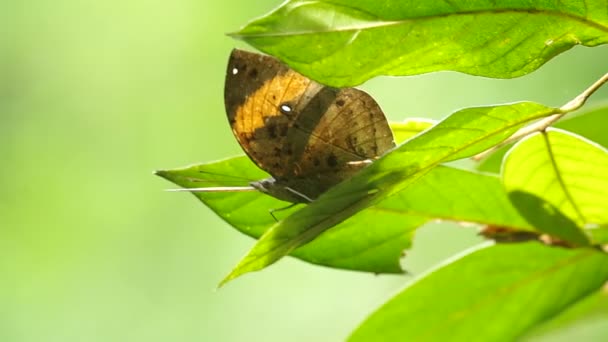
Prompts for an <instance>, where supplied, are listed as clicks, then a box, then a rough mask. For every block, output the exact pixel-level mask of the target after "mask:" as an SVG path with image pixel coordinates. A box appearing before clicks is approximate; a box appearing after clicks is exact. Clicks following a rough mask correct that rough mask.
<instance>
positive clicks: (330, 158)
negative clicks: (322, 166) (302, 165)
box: [325, 153, 338, 167]
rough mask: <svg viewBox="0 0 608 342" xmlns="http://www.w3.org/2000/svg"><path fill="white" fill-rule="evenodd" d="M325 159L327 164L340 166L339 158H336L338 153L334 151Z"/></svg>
mask: <svg viewBox="0 0 608 342" xmlns="http://www.w3.org/2000/svg"><path fill="white" fill-rule="evenodd" d="M325 161H326V162H327V166H329V167H336V166H338V158H336V155H335V154H333V153H332V154H330V155H329V156H327V159H326V160H325Z"/></svg>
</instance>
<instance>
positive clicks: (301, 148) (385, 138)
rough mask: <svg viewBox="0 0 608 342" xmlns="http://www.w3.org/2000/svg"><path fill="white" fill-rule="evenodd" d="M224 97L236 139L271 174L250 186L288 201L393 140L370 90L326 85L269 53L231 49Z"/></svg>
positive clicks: (321, 187)
mask: <svg viewBox="0 0 608 342" xmlns="http://www.w3.org/2000/svg"><path fill="white" fill-rule="evenodd" d="M224 103H225V106H226V113H227V115H228V121H229V123H230V127H231V128H232V132H233V133H234V136H235V137H236V139H237V141H238V142H239V144H240V145H241V147H242V148H243V150H244V151H245V153H246V154H247V155H248V156H249V158H250V159H251V160H252V161H253V162H254V163H255V164H256V165H257V166H258V167H260V168H261V169H262V170H264V171H266V172H268V173H269V174H270V175H271V176H272V177H270V178H267V179H263V180H260V181H256V182H252V183H251V186H252V187H253V188H255V189H257V190H259V191H261V192H263V193H266V194H268V195H271V196H273V197H275V198H278V199H281V200H284V201H287V202H292V203H305V202H311V201H313V200H314V199H316V198H317V197H318V196H319V195H321V194H322V193H324V192H325V191H327V190H328V189H329V188H331V187H332V186H334V185H336V184H338V183H340V182H341V181H343V180H345V179H347V178H350V177H352V176H353V175H354V174H355V173H356V172H357V171H359V170H360V169H361V168H363V167H365V166H366V165H368V164H369V163H370V162H371V161H372V160H373V159H375V158H377V157H378V156H381V155H382V154H384V153H385V152H387V151H388V150H390V149H391V148H393V147H394V146H395V143H394V138H393V134H392V131H391V129H390V127H389V125H388V122H387V120H386V117H385V116H384V113H383V112H382V110H381V109H380V106H379V105H378V104H377V103H376V101H375V100H374V99H373V98H372V97H371V96H370V95H369V94H367V93H365V92H364V91H361V90H358V89H355V88H342V89H337V88H332V87H328V86H324V85H322V84H320V83H317V82H315V81H313V80H311V79H309V78H307V77H305V76H303V75H301V74H299V73H298V72H296V71H294V70H292V69H290V68H289V67H288V66H286V65H285V64H283V63H281V62H280V61H279V60H277V59H275V58H273V57H270V56H267V55H262V54H258V53H253V52H247V51H243V50H238V49H235V50H233V51H232V53H231V54H230V58H229V60H228V68H227V71H226V82H225V87H224Z"/></svg>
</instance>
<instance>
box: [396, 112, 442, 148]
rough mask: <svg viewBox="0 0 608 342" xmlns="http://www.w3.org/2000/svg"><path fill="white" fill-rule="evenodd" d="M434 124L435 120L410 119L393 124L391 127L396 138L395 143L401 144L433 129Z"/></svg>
mask: <svg viewBox="0 0 608 342" xmlns="http://www.w3.org/2000/svg"><path fill="white" fill-rule="evenodd" d="M434 124H436V122H435V121H433V120H429V119H418V118H410V119H407V120H405V121H403V122H391V124H390V126H391V130H392V131H393V136H394V137H395V143H397V144H401V143H402V142H404V141H406V140H407V139H410V138H411V137H413V136H415V135H416V134H418V133H420V132H422V131H424V130H426V129H429V128H431V126H433V125H434Z"/></svg>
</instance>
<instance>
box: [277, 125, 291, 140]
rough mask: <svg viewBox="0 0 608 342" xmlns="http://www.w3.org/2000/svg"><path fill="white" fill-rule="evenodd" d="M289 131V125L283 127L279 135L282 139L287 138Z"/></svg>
mask: <svg viewBox="0 0 608 342" xmlns="http://www.w3.org/2000/svg"><path fill="white" fill-rule="evenodd" d="M288 130H289V126H288V125H287V124H284V125H281V126H280V132H279V135H280V136H282V137H284V136H286V135H287V131H288Z"/></svg>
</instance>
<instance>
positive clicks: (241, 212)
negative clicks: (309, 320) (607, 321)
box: [157, 156, 532, 273]
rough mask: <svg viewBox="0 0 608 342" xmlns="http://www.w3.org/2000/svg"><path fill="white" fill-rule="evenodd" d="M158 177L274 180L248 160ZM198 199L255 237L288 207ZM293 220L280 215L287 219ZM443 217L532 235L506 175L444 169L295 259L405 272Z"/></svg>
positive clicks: (256, 196)
mask: <svg viewBox="0 0 608 342" xmlns="http://www.w3.org/2000/svg"><path fill="white" fill-rule="evenodd" d="M157 174H158V175H160V176H162V177H164V178H166V179H168V180H169V181H171V182H173V183H175V184H177V185H179V186H182V187H184V188H192V187H200V186H201V185H207V186H235V185H246V182H245V181H244V180H243V178H242V177H243V176H245V177H247V178H249V179H250V180H256V179H258V178H256V177H260V178H263V177H265V176H266V175H265V174H264V173H263V172H262V171H260V170H259V169H258V168H257V167H256V166H255V165H254V164H253V163H252V162H251V161H250V160H249V159H248V158H247V157H244V156H243V157H236V158H232V159H228V160H223V161H219V162H215V163H210V164H204V165H195V166H190V167H187V168H182V169H175V170H165V171H158V172H157ZM194 195H195V196H196V197H197V198H199V199H200V200H201V201H202V202H203V203H205V205H207V206H208V207H210V208H211V209H212V210H213V211H215V212H216V213H217V214H218V215H219V216H220V217H222V218H223V219H224V220H225V221H226V222H228V223H230V224H231V225H232V226H233V227H235V228H236V229H238V230H239V231H241V232H242V233H244V234H247V235H249V236H252V237H254V238H259V237H260V236H261V235H262V234H263V233H264V231H266V230H267V229H268V228H269V227H270V226H272V225H273V224H275V221H274V219H272V217H271V216H270V214H269V210H271V209H276V208H281V207H284V206H285V205H286V203H285V202H281V201H279V200H276V199H274V198H272V197H270V196H267V195H264V194H262V193H259V192H251V193H250V192H247V193H243V192H196V193H194ZM299 208H301V206H300V207H298V208H297V209H299ZM297 209H296V208H293V209H290V210H289V211H290V212H293V211H294V210H297ZM288 214H289V213H288V212H275V215H276V216H278V217H279V218H280V217H285V216H286V215H288ZM437 219H443V220H451V221H464V222H474V223H479V224H490V225H496V226H509V227H514V228H516V229H520V230H531V229H532V227H531V226H530V225H529V224H528V223H527V222H526V221H525V220H524V219H523V218H522V217H521V216H520V215H519V214H518V213H517V211H516V210H515V209H514V208H513V207H512V206H511V204H510V202H509V199H508V198H507V196H506V193H505V192H504V191H503V188H502V184H501V183H500V180H499V178H498V177H496V176H493V175H487V174H480V173H475V172H470V171H465V170H460V169H455V168H450V167H437V168H435V169H433V170H432V171H431V172H429V173H428V174H427V175H426V176H425V177H423V178H421V179H420V180H419V181H418V182H416V183H414V184H412V185H411V187H409V188H408V191H402V192H400V193H398V194H396V195H395V196H392V197H389V198H387V199H385V200H384V201H382V202H380V203H378V204H377V205H375V206H372V207H370V208H367V209H366V210H363V211H361V212H359V213H357V214H356V215H354V216H353V217H351V218H350V219H348V220H346V221H344V222H342V223H340V224H338V225H337V226H336V227H334V228H333V229H331V230H328V231H326V232H325V233H324V234H322V235H321V236H319V237H318V238H317V239H315V240H314V241H312V242H311V243H309V244H307V245H305V246H303V247H301V248H298V249H296V250H295V251H294V252H292V253H291V254H292V255H293V256H295V257H298V258H300V259H302V260H305V261H308V262H311V263H315V264H319V265H325V266H330V267H337V268H344V269H351V270H359V271H368V272H374V273H400V272H402V270H401V268H400V264H399V258H400V256H401V253H402V252H403V250H404V249H406V248H408V247H410V246H411V242H412V236H411V235H412V233H413V232H414V230H415V229H416V228H418V227H419V226H421V225H422V224H424V223H426V222H428V221H429V220H437ZM370 227H374V228H373V229H370Z"/></svg>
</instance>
